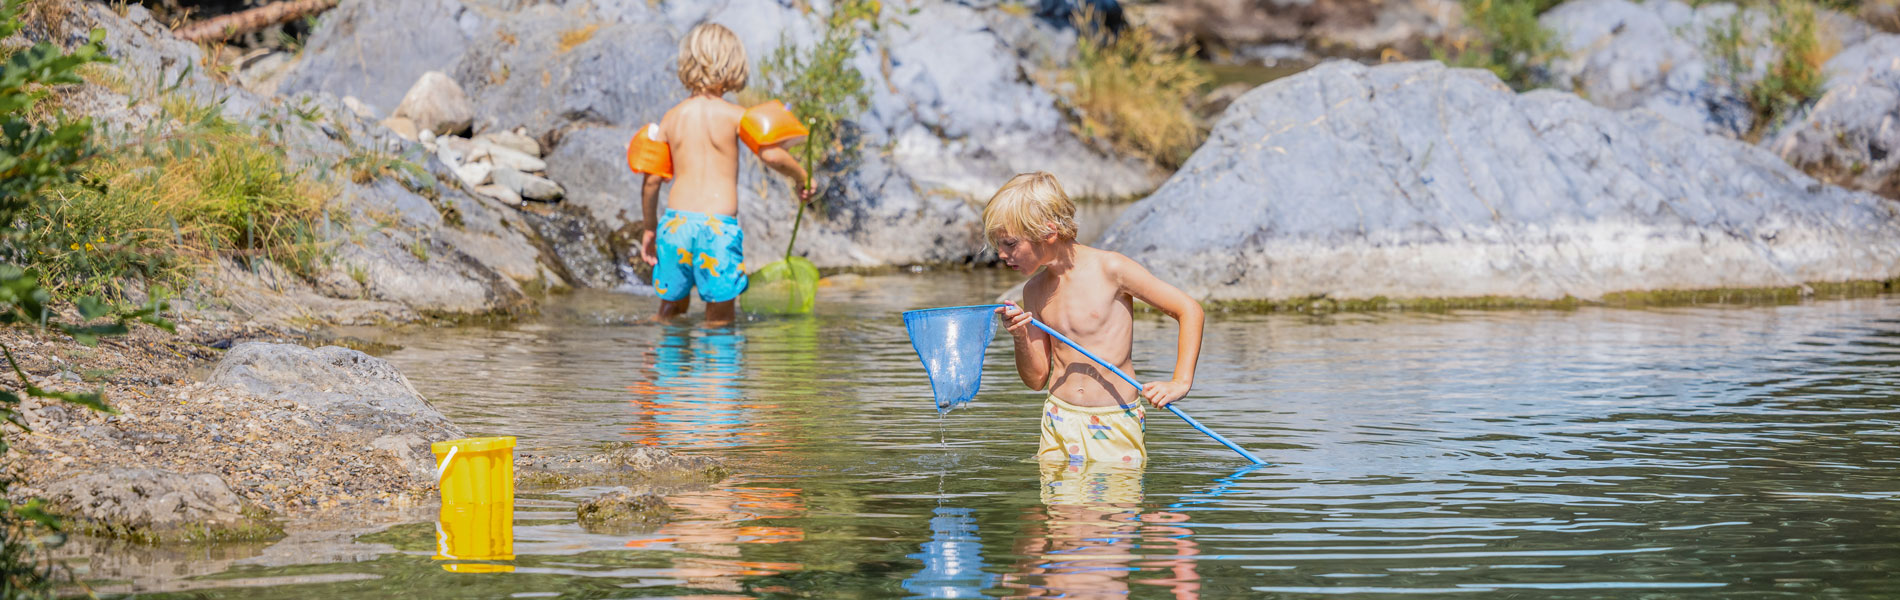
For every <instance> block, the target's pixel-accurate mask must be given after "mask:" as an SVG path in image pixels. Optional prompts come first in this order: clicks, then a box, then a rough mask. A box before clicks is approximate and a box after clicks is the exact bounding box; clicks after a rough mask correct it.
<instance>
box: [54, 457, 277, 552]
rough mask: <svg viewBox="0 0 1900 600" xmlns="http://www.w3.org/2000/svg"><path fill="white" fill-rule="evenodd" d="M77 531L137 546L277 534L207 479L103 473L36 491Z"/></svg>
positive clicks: (218, 482)
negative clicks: (145, 543) (137, 544)
mask: <svg viewBox="0 0 1900 600" xmlns="http://www.w3.org/2000/svg"><path fill="white" fill-rule="evenodd" d="M42 492H43V494H42V497H44V498H45V499H46V500H47V502H48V504H50V505H51V506H52V507H53V510H54V511H55V512H57V513H59V514H62V515H64V516H66V517H67V518H69V519H73V520H75V521H77V523H74V524H75V525H78V527H77V530H78V531H80V532H83V533H88V534H92V535H97V536H100V537H117V538H125V539H131V540H135V541H141V542H183V541H200V542H203V541H234V540H270V539H277V538H281V537H283V529H282V528H280V527H279V526H277V524H275V523H272V522H270V521H269V520H268V519H267V518H265V516H264V512H263V511H262V510H260V509H258V508H257V507H255V506H252V505H251V504H250V503H249V502H247V501H246V500H244V498H243V497H242V496H239V495H238V494H237V493H236V492H234V491H232V490H231V487H230V485H229V484H227V483H226V482H225V481H224V479H222V478H220V477H218V476H217V475H214V474H211V473H177V472H173V471H166V470H161V469H108V470H103V471H93V472H86V473H81V474H78V475H75V476H72V477H68V478H65V479H61V480H58V481H54V482H52V483H49V484H47V485H45V486H44V487H43V489H42Z"/></svg>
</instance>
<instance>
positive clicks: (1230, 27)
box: [1129, 0, 1464, 56]
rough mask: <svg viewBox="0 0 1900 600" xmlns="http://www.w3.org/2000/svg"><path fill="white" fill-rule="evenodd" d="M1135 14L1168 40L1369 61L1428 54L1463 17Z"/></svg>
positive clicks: (1207, 9) (1348, 1)
mask: <svg viewBox="0 0 1900 600" xmlns="http://www.w3.org/2000/svg"><path fill="white" fill-rule="evenodd" d="M1129 12H1130V14H1131V16H1132V19H1131V20H1133V21H1134V22H1135V23H1137V24H1139V25H1143V26H1146V27H1149V28H1151V29H1153V30H1154V31H1155V32H1156V33H1158V34H1159V35H1161V36H1162V37H1163V38H1165V39H1168V40H1172V41H1181V42H1187V41H1192V42H1197V43H1200V44H1202V45H1203V46H1208V47H1211V48H1214V49H1219V50H1224V51H1228V52H1233V51H1239V50H1245V49H1246V48H1248V47H1251V46H1260V45H1267V44H1301V45H1306V46H1310V47H1312V48H1313V49H1315V50H1326V51H1329V52H1332V53H1351V54H1359V55H1365V56H1370V55H1372V54H1375V53H1377V52H1379V51H1380V50H1383V49H1387V48H1392V49H1397V50H1400V51H1402V52H1405V53H1408V54H1415V55H1416V54H1422V53H1423V51H1424V50H1425V44H1426V43H1427V42H1431V41H1436V40H1439V39H1441V38H1442V37H1444V35H1445V34H1446V33H1448V32H1450V31H1452V30H1454V29H1456V28H1457V27H1458V26H1459V25H1460V22H1461V17H1462V16H1463V14H1464V11H1463V10H1462V9H1461V7H1460V6H1459V4H1458V3H1457V2H1454V1H1451V0H1396V1H1395V0H1333V1H1330V2H1312V1H1310V0H1305V1H1302V0H1175V1H1173V2H1156V3H1142V4H1139V5H1133V6H1130V7H1129Z"/></svg>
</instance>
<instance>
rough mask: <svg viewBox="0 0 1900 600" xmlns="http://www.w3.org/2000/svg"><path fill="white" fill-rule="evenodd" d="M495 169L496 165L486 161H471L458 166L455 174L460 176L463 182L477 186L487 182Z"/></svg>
mask: <svg viewBox="0 0 1900 600" xmlns="http://www.w3.org/2000/svg"><path fill="white" fill-rule="evenodd" d="M494 170H495V166H494V165H491V164H488V163H485V162H471V163H468V164H465V165H462V166H459V167H456V168H455V176H456V177H458V178H460V179H461V180H462V183H466V184H468V185H469V187H475V186H480V185H484V184H487V183H488V180H489V177H488V176H489V174H490V173H493V172H494Z"/></svg>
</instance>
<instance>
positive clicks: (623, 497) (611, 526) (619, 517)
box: [574, 487, 672, 534]
mask: <svg viewBox="0 0 1900 600" xmlns="http://www.w3.org/2000/svg"><path fill="white" fill-rule="evenodd" d="M671 513H672V508H670V507H668V506H667V505H666V498H665V497H662V496H660V495H659V494H654V493H651V492H635V491H633V490H631V489H628V488H625V487H618V488H614V489H612V490H608V491H607V493H605V494H601V495H600V496H597V497H595V498H593V499H590V500H587V501H585V502H582V503H580V505H579V506H576V507H574V516H575V517H576V520H578V521H579V522H580V526H581V528H582V529H585V530H587V532H588V533H598V534H627V533H633V532H636V531H639V530H641V529H644V528H650V527H652V526H653V525H657V524H659V523H663V522H665V521H666V519H667V517H668V516H669V515H670V514H671Z"/></svg>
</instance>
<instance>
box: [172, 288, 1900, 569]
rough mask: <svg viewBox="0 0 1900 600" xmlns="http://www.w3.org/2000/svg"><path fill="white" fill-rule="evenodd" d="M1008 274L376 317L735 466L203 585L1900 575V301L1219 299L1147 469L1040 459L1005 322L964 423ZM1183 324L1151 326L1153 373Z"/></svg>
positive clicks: (442, 352) (409, 340)
mask: <svg viewBox="0 0 1900 600" xmlns="http://www.w3.org/2000/svg"><path fill="white" fill-rule="evenodd" d="M1011 283H1013V280H1011V279H1009V278H1008V274H1006V273H996V272H988V271H982V272H968V273H959V272H951V273H941V272H939V273H921V274H904V275H892V276H881V277H872V278H868V279H866V280H864V281H863V282H862V285H840V286H834V287H830V288H826V289H825V290H824V291H823V292H822V295H821V297H820V301H819V306H820V309H819V314H818V315H817V316H815V317H812V318H803V319H784V320H763V321H755V322H749V323H746V324H744V325H743V326H741V327H739V328H737V329H736V330H704V329H699V328H694V327H661V326H654V325H643V324H638V323H636V322H635V321H637V320H638V319H639V318H641V317H644V316H645V315H646V314H648V313H649V312H650V311H651V310H652V302H653V301H652V300H650V299H641V298H634V297H629V296H620V295H611V294H586V295H579V296H574V297H570V298H566V299H563V300H560V301H558V302H557V303H556V305H555V306H553V307H552V308H550V309H549V310H548V312H547V314H545V315H543V316H542V317H540V318H537V319H534V320H531V321H528V322H524V323H518V324H512V325H508V326H501V327H492V328H461V329H453V330H428V329H418V330H403V331H397V332H393V333H385V334H381V336H382V338H383V341H388V342H392V343H395V344H399V345H400V346H401V349H400V350H396V351H394V352H391V353H389V354H388V355H387V358H388V359H390V360H391V361H394V362H395V363H396V364H397V365H398V366H399V367H401V368H402V370H403V371H404V372H405V373H407V374H408V375H409V376H410V378H411V379H412V381H413V382H414V383H415V385H416V387H417V388H419V389H420V390H422V391H423V392H424V393H425V394H426V395H428V396H429V397H430V398H431V399H432V401H433V402H435V404H436V405H437V406H438V407H439V408H441V409H442V410H443V411H444V412H446V413H448V414H449V416H450V417H451V418H452V419H454V420H455V421H457V422H459V423H461V424H463V425H464V426H465V427H466V428H467V429H468V430H469V431H470V433H471V434H477V435H515V436H519V437H521V438H522V440H523V445H524V447H532V448H534V449H536V450H541V449H550V448H555V449H561V448H566V449H577V448H584V447H588V446H592V445H595V444H598V443H601V442H627V441H632V442H641V443H649V444H655V445H659V446H663V447H666V448H671V449H674V450H677V451H681V452H691V453H709V454H713V455H717V456H721V457H724V458H726V459H728V460H731V461H732V462H733V463H734V464H735V466H736V467H737V468H738V470H739V472H740V473H739V474H738V475H736V476H734V477H732V478H731V479H728V480H726V481H724V482H722V483H720V484H718V485H716V486H713V487H711V488H710V489H706V490H703V491H698V492H691V493H685V494H681V495H678V496H675V497H673V498H672V499H671V503H672V504H673V506H674V508H676V509H677V510H678V514H677V515H676V517H675V518H674V519H673V520H672V521H671V522H669V523H667V524H665V525H662V526H658V527H655V528H652V529H651V530H650V531H639V532H635V533H630V534H623V535H595V534H589V533H587V532H585V531H583V530H582V529H580V528H579V527H578V526H577V525H576V524H575V523H574V518H573V509H572V501H574V500H576V499H579V498H584V497H587V496H589V495H591V494H593V493H596V492H598V491H600V490H598V489H582V490H572V491H567V492H562V493H555V494H541V495H524V496H523V497H522V498H521V499H520V501H519V502H518V504H517V506H516V510H515V512H514V517H513V523H514V527H513V530H512V531H513V536H514V551H515V553H516V558H515V560H513V561H507V562H505V563H498V564H500V565H503V566H505V567H507V568H509V569H512V572H506V573H456V572H449V571H446V570H444V568H443V565H444V564H445V561H437V560H434V559H432V558H431V556H432V555H433V554H434V553H435V550H436V547H435V543H436V538H435V535H436V531H435V524H434V523H433V522H423V523H414V524H410V525H402V526H397V527H395V528H392V529H390V530H388V531H385V532H382V533H378V534H374V535H371V536H368V537H366V538H364V541H365V542H366V543H374V544H384V545H386V546H375V547H378V548H385V550H382V551H380V552H372V553H369V555H365V556H354V557H350V558H347V559H342V558H326V559H321V560H320V561H319V562H318V564H311V565H301V566H276V567H261V566H235V567H232V568H229V569H226V570H224V571H223V572H221V573H216V574H212V575H205V576H199V577H196V578H192V579H190V580H189V582H190V587H193V588H201V589H197V590H196V591H192V592H188V593H189V594H191V595H195V596H205V597H283V598H292V597H364V598H369V597H390V596H397V595H399V596H402V597H411V598H468V597H492V598H500V597H543V596H548V597H552V596H563V597H602V598H609V597H611V598H629V597H651V598H792V597H814V598H903V597H916V598H977V597H1016V598H1056V597H1062V598H1111V597H1112V598H1123V597H1133V598H1176V599H1186V598H1255V597H1320V596H1358V597H1383V596H1389V595H1400V594H1427V595H1459V596H1472V597H1493V598H1503V597H1539V598H1544V597H1555V598H1627V597H1670V598H1674V597H1706V598H1737V597H1814V596H1831V597H1864V598H1877V597H1894V596H1896V595H1900V581H1896V576H1895V573H1897V572H1900V452H1897V451H1896V448H1895V443H1896V442H1900V428H1897V427H1896V425H1897V424H1900V394H1896V389H1897V387H1896V386H1897V384H1900V297H1891V296H1890V297H1879V298H1871V299H1860V300H1843V301H1826V302H1813V303H1805V304H1800V305H1791V306H1758V307H1695V308H1668V309H1652V310H1627V309H1593V308H1586V309H1581V310H1576V311H1549V312H1541V311H1508V312H1456V313H1450V314H1416V313H1379V314H1350V315H1334V316H1328V317H1308V316H1298V315H1280V316H1258V315H1238V316H1235V315H1220V316H1216V317H1215V318H1214V319H1213V320H1212V321H1211V322H1210V324H1209V327H1208V332H1207V335H1206V354H1205V355H1204V356H1203V358H1202V360H1201V368H1200V374H1199V377H1198V379H1197V382H1196V386H1195V389H1194V392H1193V394H1192V395H1191V396H1190V397H1189V399H1188V400H1186V401H1184V402H1185V404H1183V405H1182V406H1184V407H1187V408H1188V410H1189V411H1190V412H1191V413H1193V414H1194V415H1195V416H1196V417H1198V418H1199V419H1201V420H1202V421H1203V422H1205V423H1207V424H1208V425H1210V426H1211V427H1214V428H1215V429H1217V430H1219V431H1221V432H1222V433H1224V434H1225V435H1227V436H1228V437H1230V438H1232V439H1234V440H1235V441H1237V442H1239V443H1241V444H1242V445H1245V446H1248V447H1249V448H1251V449H1253V450H1254V451H1255V452H1256V453H1258V454H1260V455H1261V456H1262V457H1263V458H1266V459H1267V460H1270V461H1272V462H1273V463H1274V464H1273V465H1272V466H1269V467H1265V468H1259V469H1253V470H1241V469H1240V468H1241V467H1242V466H1243V465H1242V462H1241V461H1239V460H1238V459H1237V458H1236V457H1234V456H1233V455H1231V454H1230V453H1229V452H1228V451H1227V450H1226V449H1224V448H1222V447H1220V446H1219V445H1217V444H1215V443H1214V442H1212V441H1210V440H1208V439H1205V438H1203V437H1201V436H1200V435H1199V434H1197V433H1195V432H1194V431H1193V430H1191V429H1189V428H1187V427H1186V426H1185V425H1182V424H1181V423H1180V422H1179V421H1177V420H1174V419H1172V418H1171V417H1168V416H1167V415H1166V413H1164V412H1156V413H1154V414H1152V415H1151V417H1152V418H1150V419H1149V421H1148V423H1149V433H1148V439H1149V447H1150V451H1151V454H1152V459H1151V462H1150V464H1149V465H1148V466H1147V467H1146V468H1145V469H1143V470H1137V471H1125V470H1097V469H1043V468H1041V467H1039V465H1037V464H1035V463H1033V462H1029V461H1027V460H1026V458H1027V457H1028V456H1029V455H1030V454H1031V453H1032V452H1033V451H1034V449H1035V444H1036V423H1037V421H1036V419H1037V418H1038V410H1039V407H1040V396H1039V395H1038V394H1036V393H1034V392H1031V391H1028V390H1025V389H1022V386H1021V384H1020V383H1019V382H1018V381H1017V379H1016V377H1015V374H1014V372H1013V369H1012V368H1011V367H1010V363H1009V361H1010V356H1009V352H1008V345H1007V335H1006V334H1005V335H1003V337H1001V338H999V339H998V340H997V341H996V342H995V343H994V344H993V345H992V347H991V348H992V351H991V353H990V355H989V357H988V370H987V371H986V376H985V377H986V378H985V386H984V389H985V390H986V392H985V393H984V394H983V395H982V396H981V397H979V399H978V400H977V402H976V403H975V404H974V405H972V406H971V407H969V408H967V409H963V410H958V411H956V412H953V413H951V414H950V415H948V416H945V417H939V416H938V414H937V413H936V412H935V410H934V409H933V405H932V402H931V398H930V390H929V386H928V384H927V383H926V382H925V380H924V379H923V376H922V372H921V368H920V367H919V365H918V362H917V359H916V357H915V355H914V354H913V353H912V350H911V347H910V345H909V342H908V341H907V339H906V337H905V335H904V331H903V326H902V323H901V321H900V320H899V318H898V312H899V311H901V310H903V309H906V308H917V307H932V306H953V305H960V304H971V303H979V302H984V301H987V300H988V299H989V298H991V297H993V296H994V295H995V294H996V293H998V292H1000V291H1001V290H1003V289H1005V288H1006V287H1008V286H1009V285H1010V284H1011ZM1173 336H1174V329H1173V322H1172V321H1169V320H1166V319H1165V318H1163V317H1156V316H1141V317H1138V318H1137V329H1136V338H1137V350H1136V352H1135V357H1136V358H1135V362H1136V365H1137V367H1138V370H1139V373H1140V374H1143V375H1150V376H1161V375H1160V374H1163V373H1165V369H1167V368H1168V367H1170V366H1171V365H1172V364H1173V343H1172V341H1173Z"/></svg>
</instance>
